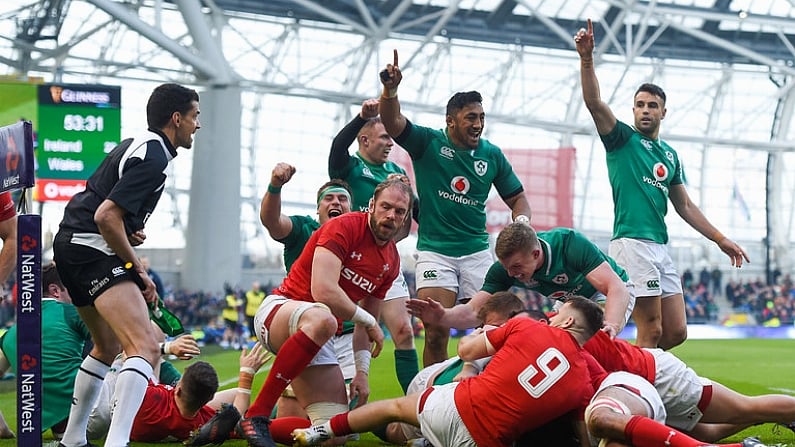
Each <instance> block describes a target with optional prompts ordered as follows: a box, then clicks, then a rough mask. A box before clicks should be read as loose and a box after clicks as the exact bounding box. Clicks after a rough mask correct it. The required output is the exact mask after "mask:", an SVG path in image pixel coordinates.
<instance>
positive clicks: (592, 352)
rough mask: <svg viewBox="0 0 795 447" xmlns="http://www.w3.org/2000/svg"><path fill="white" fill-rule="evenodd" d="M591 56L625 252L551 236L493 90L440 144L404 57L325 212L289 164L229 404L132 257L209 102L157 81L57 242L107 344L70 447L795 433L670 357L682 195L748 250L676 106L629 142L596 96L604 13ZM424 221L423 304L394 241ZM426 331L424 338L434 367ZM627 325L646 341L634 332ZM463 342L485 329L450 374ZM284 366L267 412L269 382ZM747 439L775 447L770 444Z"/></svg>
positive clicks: (92, 365) (91, 372)
mask: <svg viewBox="0 0 795 447" xmlns="http://www.w3.org/2000/svg"><path fill="white" fill-rule="evenodd" d="M574 41H575V45H576V49H577V51H578V53H579V55H580V60H581V75H582V79H581V83H582V93H583V99H584V101H585V105H586V107H587V108H588V110H589V112H590V114H591V115H592V117H593V120H594V123H595V125H596V130H597V132H598V133H599V135H600V138H601V139H602V142H603V143H604V146H605V149H606V152H607V164H608V173H609V181H610V184H611V187H612V191H613V201H614V212H615V216H614V229H613V237H612V240H611V242H610V247H609V253H604V252H603V251H602V250H601V249H600V248H599V247H597V245H595V244H594V243H593V242H592V241H590V240H589V239H588V238H587V237H586V236H585V235H584V234H583V233H581V232H580V231H578V230H576V229H573V228H553V229H550V230H548V231H536V230H535V229H534V228H533V220H532V213H531V208H530V203H529V202H528V199H527V197H526V195H525V191H524V188H523V185H522V183H521V181H520V180H519V178H518V177H517V176H516V175H515V174H514V172H513V169H512V166H511V163H510V162H509V160H508V159H507V158H506V157H505V155H504V154H503V153H502V151H501V150H500V149H499V148H498V147H497V146H496V145H494V144H492V143H490V142H489V141H488V140H486V139H485V138H483V137H482V133H483V129H484V125H485V113H484V109H483V105H482V102H483V98H482V97H481V95H480V94H479V93H478V92H475V91H469V92H459V93H456V94H454V95H453V96H452V97H451V98H450V100H449V102H448V104H447V108H446V116H445V120H446V126H445V127H444V128H443V129H433V128H429V127H423V126H421V125H419V124H416V123H414V122H412V121H409V120H408V119H407V118H406V117H405V116H404V115H403V114H402V113H401V107H400V101H399V99H398V87H399V85H400V83H401V81H402V79H403V74H402V72H401V70H400V67H399V64H398V54H397V51H395V52H394V55H393V60H392V63H390V64H387V65H386V68H385V69H384V70H383V71H382V72H381V73H380V79H381V83H382V85H383V91H382V93H381V95H380V97H379V98H378V99H368V100H366V101H364V102H363V103H362V107H361V111H360V112H359V113H358V114H357V115H356V116H355V117H354V118H353V119H352V121H351V122H350V123H348V124H347V125H346V126H345V127H344V128H343V129H342V130H340V132H339V133H338V134H337V135H336V136H335V138H334V139H333V142H332V145H331V149H330V153H329V158H328V173H329V179H330V180H329V181H328V182H327V183H325V184H323V185H321V186H320V188H319V189H318V192H317V218H316V219H315V218H313V217H310V216H300V215H294V216H288V215H285V214H283V213H282V202H281V191H282V188H283V187H285V186H287V185H288V184H289V182H290V181H291V180H292V178H293V177H294V175H296V172H297V170H296V168H295V167H294V166H292V165H290V164H288V163H278V164H277V165H276V166H275V167H274V168H273V170H272V173H271V178H270V183H269V185H268V188H267V191H266V193H265V194H264V196H263V198H262V202H261V206H260V220H261V222H262V224H263V225H264V227H265V228H266V229H267V231H268V233H269V235H270V236H271V237H272V238H273V239H275V240H276V241H278V242H280V243H282V244H283V245H284V263H285V267H286V270H287V275H286V277H285V278H284V280H283V282H282V283H281V284H280V285H279V286H278V287H277V288H275V289H274V290H273V291H271V292H270V295H268V296H266V297H265V298H264V299H263V300H262V303H261V304H260V305H259V307H258V309H257V310H256V314H255V315H254V316H253V328H254V330H255V334H253V335H255V336H256V339H257V343H256V344H255V345H254V347H253V348H251V349H250V350H247V349H244V350H243V351H242V352H241V356H240V375H239V381H238V387H237V388H236V389H232V390H227V391H222V392H218V376H217V374H216V372H215V370H214V369H213V367H212V366H211V365H209V364H207V363H206V362H195V363H194V364H192V365H191V366H190V367H188V368H187V369H186V370H185V372H184V374H180V373H179V372H177V370H176V369H175V368H173V366H171V365H170V364H169V363H168V362H164V361H163V360H162V357H163V356H164V355H167V354H173V355H175V356H177V357H179V358H186V359H187V358H191V357H192V356H195V355H198V354H199V347H198V345H197V344H196V342H195V340H193V339H192V338H191V337H190V336H183V337H179V338H177V339H174V340H172V341H166V340H165V337H164V335H163V334H162V332H160V331H159V330H158V328H157V326H153V325H152V324H150V322H149V314H148V310H147V306H149V305H150V304H151V303H156V302H157V294H156V293H155V285H154V283H153V282H152V280H151V279H150V278H149V276H148V275H147V274H146V270H145V268H144V266H143V265H142V264H141V262H140V260H139V259H138V257H137V256H136V254H135V250H134V247H135V246H137V245H140V244H141V243H143V242H144V240H145V238H146V235H145V233H144V226H145V223H146V219H147V218H148V217H149V215H150V214H151V212H152V211H153V210H154V209H155V206H156V204H157V202H158V199H159V197H160V194H161V192H162V188H163V185H164V182H165V179H166V168H167V166H168V164H169V163H170V161H171V160H172V159H173V158H174V157H175V156H176V155H177V148H179V147H182V148H186V149H189V148H190V147H191V145H192V140H193V134H194V133H195V132H196V131H197V130H199V128H200V127H201V126H200V124H199V119H198V117H199V96H198V94H197V93H196V92H195V91H193V90H191V89H187V88H185V87H182V86H179V85H176V84H163V85H161V86H159V87H157V88H156V89H155V91H154V92H153V93H152V96H151V97H150V99H149V103H148V105H147V118H148V125H149V128H148V129H147V131H146V132H144V133H143V134H141V135H140V136H138V137H136V138H133V139H128V140H125V141H123V142H122V143H121V144H120V145H119V146H118V147H117V148H115V149H114V150H113V151H111V152H110V153H109V154H108V156H107V158H106V159H105V161H103V163H102V165H101V166H100V167H99V168H98V170H97V172H96V173H95V174H94V175H92V177H91V178H90V179H89V180H88V183H87V188H86V190H85V191H84V192H82V193H79V194H77V195H76V196H75V197H74V198H73V199H72V200H71V201H70V202H69V204H68V206H67V207H66V210H65V213H64V218H63V221H62V223H61V226H60V229H59V231H58V234H57V236H56V237H55V242H54V254H55V255H54V261H55V266H54V267H53V268H51V270H52V273H51V274H50V275H49V276H45V284H44V287H43V289H44V290H45V291H48V290H51V296H52V297H53V299H54V300H55V299H59V297H61V296H64V297H66V298H69V299H70V300H71V301H72V302H73V303H74V304H75V306H76V309H77V315H79V319H78V318H77V315H75V314H74V311H72V312H71V313H70V314H69V315H70V319H71V320H74V324H75V325H76V327H78V328H79V329H78V332H79V336H76V338H79V339H80V341H82V340H86V339H89V338H90V339H91V340H93V342H94V344H93V348H92V350H91V352H90V354H89V355H88V356H86V357H85V359H79V360H76V361H73V362H72V364H73V365H74V368H73V369H74V371H75V373H74V380H72V381H70V382H69V384H68V385H67V387H71V388H69V389H73V392H72V393H71V396H69V397H68V399H70V402H71V405H69V407H68V408H67V409H68V414H66V415H64V414H60V415H57V414H56V415H54V416H53V417H52V418H51V419H52V420H51V421H50V422H48V424H49V425H47V427H46V428H50V427H53V431H54V432H55V428H54V427H56V426H57V425H58V424H57V423H58V422H61V421H63V422H64V424H65V426H64V427H61V429H60V431H62V438H61V439H60V443H59V446H60V447H90V446H92V444H91V443H90V440H93V439H98V438H102V437H105V439H106V441H105V445H106V446H108V447H122V446H126V445H128V443H129V442H130V441H161V440H174V439H177V440H180V441H184V442H185V445H192V446H199V445H207V444H219V443H222V442H224V441H225V440H227V439H230V438H232V437H235V438H242V439H245V440H246V441H247V442H248V444H249V445H250V446H253V447H272V446H275V445H276V443H280V444H295V445H302V446H303V445H321V444H322V445H342V444H344V443H345V442H347V441H349V440H351V439H356V437H357V434H358V433H365V432H373V433H375V434H376V435H377V436H378V437H380V438H381V439H383V440H384V441H386V442H389V443H392V444H399V445H411V446H435V447H447V446H513V445H517V446H519V445H528V446H529V445H559V446H560V445H563V446H580V447H586V446H590V445H595V444H596V443H599V442H600V441H601V442H602V443H603V444H602V445H609V446H638V447H646V446H649V447H652V446H663V445H664V446H672V447H690V446H704V445H714V444H712V443H715V442H717V441H719V440H721V439H723V438H725V437H727V436H729V435H732V434H734V433H737V432H739V431H741V430H742V429H744V428H747V427H749V426H751V425H754V424H758V423H763V422H775V423H780V424H783V425H786V426H791V424H792V423H793V422H794V421H795V398H793V397H790V396H786V395H763V396H753V397H751V396H745V395H742V394H740V393H737V392H735V391H733V390H731V389H729V388H727V387H725V386H723V385H721V384H719V383H716V382H713V381H710V380H709V379H707V378H704V377H701V376H698V375H697V374H696V372H695V371H693V370H692V369H690V368H689V367H687V365H686V364H685V363H684V362H682V361H681V360H680V359H678V358H676V357H675V356H674V355H672V354H671V353H669V352H667V350H668V349H670V348H672V347H674V346H676V345H679V344H681V343H682V342H684V341H685V339H686V338H687V326H686V318H685V304H684V299H683V295H682V286H681V282H680V280H679V276H678V274H677V272H676V269H675V267H674V263H673V261H672V259H671V256H670V255H669V253H668V250H667V247H666V244H667V242H668V232H667V228H666V226H665V221H664V217H665V215H666V214H667V206H668V201H669V200H670V201H671V203H672V204H673V206H674V209H675V210H676V212H677V213H678V214H679V215H680V216H681V217H682V218H683V219H684V220H685V221H686V222H687V223H688V224H689V225H691V226H692V227H693V228H694V229H696V230H697V231H698V232H700V233H701V234H702V235H704V236H705V237H707V238H709V239H711V240H712V241H714V242H715V243H716V244H717V245H718V246H719V247H720V249H721V250H722V251H723V252H724V253H726V254H727V255H728V256H729V258H730V261H731V264H732V265H733V266H736V267H741V266H742V264H743V262H748V261H749V260H748V256H747V254H746V253H745V251H744V250H743V249H742V248H741V247H740V246H739V245H738V244H737V243H735V242H734V241H732V240H731V239H729V238H727V237H725V236H724V235H722V234H721V233H720V232H719V231H718V230H717V229H716V228H715V227H714V226H713V225H712V224H711V223H710V222H709V221H708V220H707V218H706V217H705V216H704V215H703V213H702V212H701V211H700V210H699V209H698V207H697V206H696V205H694V204H693V203H692V201H691V200H690V198H689V197H688V195H687V191H686V189H685V186H684V184H683V182H682V174H681V172H682V167H681V165H680V162H679V159H678V156H677V154H676V151H675V150H674V149H673V148H671V147H670V146H669V145H668V144H667V143H665V142H664V141H663V140H661V139H660V138H659V131H660V125H661V121H662V119H663V118H664V117H665V114H666V109H665V101H666V96H665V93H664V91H663V90H662V89H661V88H660V87H659V86H656V85H654V84H643V85H641V86H640V87H639V89H638V90H637V92H636V93H635V96H634V103H633V113H634V118H635V121H634V125H633V126H630V125H628V124H625V123H623V122H621V121H618V120H617V119H616V117H615V116H614V115H613V112H612V111H611V110H610V108H609V107H608V106H607V104H606V103H604V102H603V101H602V99H601V98H600V94H599V84H598V81H597V79H596V74H595V71H594V63H593V49H594V36H593V29H592V25H591V22H590V20H589V21H588V28H587V29H581V30H579V31H578V32H577V33H576V34H575V36H574ZM354 142H355V143H356V145H357V150H356V152H355V153H354V154H353V155H352V154H350V153H349V147H350V146H351V145H352V144H353V143H354ZM394 144H399V145H400V146H401V147H402V148H404V149H405V150H406V151H407V152H408V154H409V155H410V157H411V160H412V166H413V170H414V174H415V181H414V183H415V184H413V185H412V184H411V183H412V182H411V180H410V179H409V177H408V176H407V175H406V170H405V169H404V168H403V167H401V166H398V165H396V164H395V163H393V162H391V161H389V159H388V157H389V153H390V151H391V149H392V147H393V145H394ZM648 178H652V179H654V181H646V179H648ZM492 187H493V188H494V189H495V190H496V191H497V193H498V195H499V197H500V198H501V199H502V200H503V201H504V202H505V204H506V205H507V206H508V207H509V208H510V209H511V212H512V217H513V223H511V224H509V225H507V226H505V228H503V229H502V231H500V233H499V235H498V236H497V238H496V242H495V243H494V248H493V251H492V249H491V248H490V245H489V234H488V233H487V232H486V214H485V203H486V200H487V199H488V197H489V194H490V191H491V189H492ZM413 221H416V223H417V224H418V233H417V237H418V239H417V247H416V254H415V256H416V267H415V277H416V294H414V295H413V296H414V298H412V294H411V292H410V291H409V288H408V286H407V284H406V281H405V279H404V277H403V273H402V272H403V269H402V266H401V256H400V253H399V252H398V248H397V245H396V242H398V241H399V240H401V239H402V238H404V237H406V236H407V235H408V234H409V230H410V228H411V225H412V222H413ZM495 258H496V260H495ZM125 264H130V265H132V268H124V266H125ZM56 269H57V270H56ZM130 275H138V276H140V278H135V280H134V281H133V280H131V279H133V277H131V276H130ZM50 286H52V287H50ZM512 288H523V289H528V290H531V291H534V292H537V293H539V294H542V295H544V296H546V297H549V298H550V299H553V300H555V303H556V304H555V309H554V312H553V313H551V314H549V315H545V314H543V313H539V312H531V311H528V310H527V309H526V308H525V306H524V304H523V303H522V301H521V300H520V299H519V298H517V296H516V295H514V294H513V293H511V292H510V290H511V289H512ZM45 310H46V309H45ZM63 313H64V312H63V311H60V310H59V311H58V312H57V314H58V315H62V314H63ZM413 317H414V318H419V319H420V320H422V322H423V326H424V328H425V347H424V351H423V353H422V356H421V360H422V365H423V366H424V368H422V369H420V366H419V363H420V356H419V355H418V353H417V350H416V348H415V345H414V333H413V328H412V318H413ZM52 318H59V317H58V316H53V317H52ZM630 318H631V319H633V320H634V323H635V325H636V327H637V331H638V332H637V338H636V342H635V344H630V343H628V342H626V341H624V340H622V339H620V338H617V336H618V335H619V334H621V332H622V330H623V329H624V326H625V325H626V324H627V322H628V320H629V319H630ZM379 321H383V323H384V325H385V327H386V328H387V330H388V331H389V334H390V336H391V338H392V339H393V341H394V345H395V350H394V352H393V354H392V355H393V358H394V369H395V374H396V377H397V380H398V382H399V383H400V385H401V387H402V389H403V391H404V393H405V395H404V396H402V397H398V398H395V399H388V400H381V401H373V402H370V401H369V397H370V384H369V377H368V376H369V371H370V363H371V361H372V359H373V358H375V357H379V356H383V353H382V348H383V346H384V338H385V335H384V332H383V331H382V329H381V325H380V324H379ZM451 328H458V329H470V328H476V329H474V330H473V331H472V332H470V333H469V334H468V335H466V336H464V337H462V338H461V339H460V341H459V342H458V346H457V353H458V355H457V356H456V357H453V358H448V343H449V337H450V329H451ZM5 344H6V343H5V341H4V343H3V345H5ZM45 345H46V344H45ZM4 347H5V346H4ZM4 350H5V349H4ZM120 353H121V354H120ZM268 353H270V354H268ZM73 354H74V355H72V357H76V356H77V353H73ZM6 357H7V358H9V359H12V358H13V357H12V356H8V355H7V356H6ZM271 359H272V364H271V368H270V371H269V372H268V374H267V377H266V379H265V382H264V384H263V386H262V388H261V390H260V391H259V392H258V393H257V394H256V396H254V398H253V401H252V399H251V383H252V379H253V376H254V374H255V373H256V372H257V371H258V370H259V369H260V367H262V366H263V365H264V364H265V363H267V362H270V361H271ZM1 360H3V359H0V366H3V363H2V362H1ZM45 382H46V380H45ZM72 384H73V385H72ZM62 387H63V386H62ZM45 396H46V393H45ZM65 399H67V398H64V400H65ZM67 416H68V417H67ZM66 421H68V422H66ZM728 445H733V446H738V447H764V445H763V444H762V443H760V442H759V441H758V440H756V439H754V438H747V439H745V440H744V441H743V442H742V443H739V444H728Z"/></svg>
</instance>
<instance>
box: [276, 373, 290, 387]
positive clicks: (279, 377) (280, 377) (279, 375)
mask: <svg viewBox="0 0 795 447" xmlns="http://www.w3.org/2000/svg"><path fill="white" fill-rule="evenodd" d="M276 378H277V379H279V380H282V381H284V383H286V384H288V385H289V384H290V382H292V380H290V379H288V378H287V377H284V376H283V375H282V373H276Z"/></svg>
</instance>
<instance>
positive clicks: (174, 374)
mask: <svg viewBox="0 0 795 447" xmlns="http://www.w3.org/2000/svg"><path fill="white" fill-rule="evenodd" d="M180 377H182V374H181V373H180V372H179V371H178V370H177V368H175V367H174V365H172V364H171V362H168V361H164V362H163V363H161V364H160V377H159V378H158V379H159V380H160V383H162V384H165V385H175V384H176V383H177V381H178V380H179V378H180Z"/></svg>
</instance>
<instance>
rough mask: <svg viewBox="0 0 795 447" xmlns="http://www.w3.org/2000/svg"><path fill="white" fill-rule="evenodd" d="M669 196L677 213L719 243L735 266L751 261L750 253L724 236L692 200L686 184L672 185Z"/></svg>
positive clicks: (708, 237) (697, 229)
mask: <svg viewBox="0 0 795 447" xmlns="http://www.w3.org/2000/svg"><path fill="white" fill-rule="evenodd" d="M668 197H669V198H670V199H671V203H673V205H674V209H675V210H676V212H677V214H679V215H680V216H682V219H684V221H685V222H687V223H688V224H689V225H690V226H691V227H693V228H694V229H695V230H696V231H698V232H699V233H701V234H702V235H704V237H706V238H707V239H709V240H711V241H712V242H715V243H716V244H718V247H719V248H720V249H721V251H722V252H724V253H726V255H727V256H728V257H729V259H730V260H731V263H732V265H733V266H734V267H737V268H740V267H742V266H743V260H745V262H751V260H750V259H748V254H747V253H746V252H745V250H743V248H742V247H740V246H739V245H738V244H737V243H736V242H734V241H733V240H731V239H729V238H727V237H726V236H724V235H723V234H722V233H721V232H720V231H718V229H717V228H715V226H714V225H712V224H711V223H710V222H709V220H707V217H706V216H704V213H702V212H701V209H699V207H698V206H696V204H695V203H693V201H692V200H690V196H689V195H688V194H687V189H686V188H685V185H683V184H681V183H680V184H677V185H671V187H670V189H669V193H668Z"/></svg>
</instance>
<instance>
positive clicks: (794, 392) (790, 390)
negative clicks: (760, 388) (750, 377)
mask: <svg viewBox="0 0 795 447" xmlns="http://www.w3.org/2000/svg"><path fill="white" fill-rule="evenodd" d="M768 389H769V390H771V391H778V392H781V393H787V394H792V395H795V390H793V389H790V388H768Z"/></svg>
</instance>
